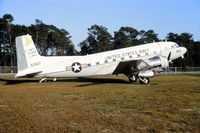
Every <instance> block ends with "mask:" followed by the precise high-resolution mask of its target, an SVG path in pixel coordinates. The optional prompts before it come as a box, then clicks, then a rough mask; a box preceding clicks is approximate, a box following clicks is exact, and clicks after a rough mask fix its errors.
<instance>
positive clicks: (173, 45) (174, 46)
mask: <svg viewBox="0 0 200 133" xmlns="http://www.w3.org/2000/svg"><path fill="white" fill-rule="evenodd" d="M171 47H172V48H176V47H179V46H178V44H176V43H175V44H172V45H171Z"/></svg>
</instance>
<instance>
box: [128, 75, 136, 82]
mask: <svg viewBox="0 0 200 133" xmlns="http://www.w3.org/2000/svg"><path fill="white" fill-rule="evenodd" d="M128 81H129V83H134V82H136V81H137V78H136V76H134V75H130V76H129V77H128Z"/></svg>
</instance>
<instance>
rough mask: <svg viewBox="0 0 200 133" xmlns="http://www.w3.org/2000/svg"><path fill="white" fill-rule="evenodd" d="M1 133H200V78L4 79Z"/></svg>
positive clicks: (1, 82)
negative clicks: (134, 81) (147, 82)
mask: <svg viewBox="0 0 200 133" xmlns="http://www.w3.org/2000/svg"><path fill="white" fill-rule="evenodd" d="M0 132H1V133H3V132H103V133H109V132H114V133H118V132H200V76H199V75H176V76H173V75H171V76H157V77H155V78H154V79H153V81H152V82H151V84H150V85H140V84H128V83H127V78H126V77H124V76H119V77H115V76H104V77H101V76H100V77H89V78H78V79H62V80H60V81H57V82H50V81H49V82H47V83H42V84H39V83H38V80H36V79H22V80H16V79H14V78H8V77H4V78H1V79H0Z"/></svg>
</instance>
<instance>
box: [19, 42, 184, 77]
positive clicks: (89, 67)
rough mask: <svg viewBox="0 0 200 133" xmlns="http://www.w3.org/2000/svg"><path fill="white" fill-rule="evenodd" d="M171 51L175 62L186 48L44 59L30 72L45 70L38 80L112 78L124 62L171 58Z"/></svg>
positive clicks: (165, 45)
mask: <svg viewBox="0 0 200 133" xmlns="http://www.w3.org/2000/svg"><path fill="white" fill-rule="evenodd" d="M170 52H171V58H170V60H174V59H176V58H179V57H182V56H183V55H184V53H185V52H186V49H185V48H184V47H179V46H178V45H177V44H176V43H174V42H156V43H149V44H144V45H138V46H133V47H128V48H123V49H118V50H112V51H107V52H101V53H96V54H91V55H85V56H52V57H48V56H47V57H43V56H41V60H38V62H35V63H34V64H32V68H31V70H28V71H32V72H34V71H36V70H37V71H41V73H39V74H38V75H37V76H36V77H81V76H93V75H108V74H113V72H114V70H115V69H116V67H117V66H118V64H119V63H120V62H125V61H132V60H133V61H134V60H145V59H148V58H151V57H154V56H157V55H159V56H164V57H166V58H167V56H168V55H169V53H170ZM79 63H80V64H79ZM80 65H81V66H80ZM22 73H23V72H22ZM24 73H26V72H24Z"/></svg>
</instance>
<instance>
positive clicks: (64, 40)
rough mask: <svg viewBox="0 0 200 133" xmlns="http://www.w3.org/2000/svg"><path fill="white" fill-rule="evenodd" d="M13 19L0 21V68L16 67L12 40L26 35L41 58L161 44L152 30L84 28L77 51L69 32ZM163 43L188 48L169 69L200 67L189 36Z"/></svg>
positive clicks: (199, 47)
mask: <svg viewBox="0 0 200 133" xmlns="http://www.w3.org/2000/svg"><path fill="white" fill-rule="evenodd" d="M13 21H14V18H13V16H12V15H11V14H5V15H3V16H2V18H0V57H1V58H0V66H16V64H17V62H16V48H15V37H17V36H20V35H25V34H30V35H31V36H32V38H33V40H34V42H35V44H36V47H37V49H38V52H39V53H40V54H41V55H44V56H46V55H57V56H64V55H86V54H93V53H97V52H103V51H108V50H114V49H119V48H125V47H130V46H136V45H141V44H145V43H150V42H157V41H165V40H161V39H159V37H158V34H157V33H155V32H154V30H147V31H145V30H137V29H135V28H133V27H121V28H120V29H119V30H118V31H115V32H114V34H113V36H112V35H111V33H109V32H108V29H107V28H106V27H104V26H102V25H96V24H95V25H92V26H91V27H90V28H88V36H87V38H86V39H85V40H83V41H82V42H80V43H79V44H78V46H79V47H80V51H77V50H76V49H75V46H74V44H73V43H72V41H71V36H70V33H69V32H68V31H67V30H65V29H59V28H57V27H56V26H54V25H48V24H45V23H43V22H42V21H41V20H39V19H36V20H35V23H34V24H31V25H30V26H25V25H18V24H12V22H13ZM166 40H167V41H173V42H176V43H178V44H179V45H180V46H184V47H186V48H187V49H188V52H187V54H186V55H185V58H184V59H180V60H176V61H174V62H173V64H172V66H182V67H185V66H200V60H199V59H200V41H194V39H193V35H192V34H190V33H181V34H177V33H172V32H170V33H168V34H167V36H166Z"/></svg>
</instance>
